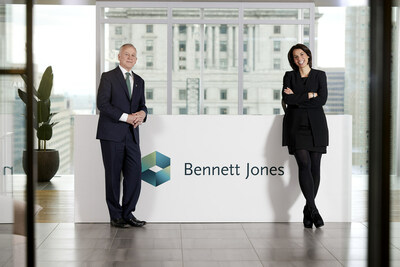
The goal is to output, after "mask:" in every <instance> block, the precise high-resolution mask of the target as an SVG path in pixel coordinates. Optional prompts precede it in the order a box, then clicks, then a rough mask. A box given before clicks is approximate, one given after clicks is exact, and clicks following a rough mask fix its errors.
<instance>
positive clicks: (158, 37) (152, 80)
mask: <svg viewBox="0 0 400 267" xmlns="http://www.w3.org/2000/svg"><path fill="white" fill-rule="evenodd" d="M62 7H63V8H66V7H67V6H62ZM81 7H82V6H80V8H81ZM108 16H109V18H119V17H120V14H118V13H113V14H111V13H109V14H108ZM94 20H95V18H94ZM118 26H121V27H123V30H122V31H123V32H124V33H126V34H123V35H118V36H115V35H113V33H114V31H115V29H114V28H115V27H118ZM148 30H151V31H152V33H151V39H149V36H150V35H148ZM94 31H95V27H94ZM95 32H96V31H95ZM146 34H147V35H146ZM137 36H147V38H146V37H145V38H137ZM115 39H117V40H118V41H119V42H120V43H121V44H124V43H128V42H132V43H133V45H134V46H135V47H136V50H137V55H138V56H137V57H138V60H137V63H136V65H135V66H134V72H135V73H137V74H138V75H139V76H141V77H142V78H143V80H144V81H145V82H146V88H153V90H154V94H156V95H157V101H148V102H146V106H147V108H153V114H156V115H159V114H167V93H166V92H167V70H168V64H167V55H168V52H167V50H168V48H167V47H168V45H167V25H166V24H140V23H131V24H123V25H121V24H105V25H104V52H103V54H102V59H103V62H102V65H103V69H102V70H101V72H104V71H109V70H111V69H113V68H115V67H116V66H118V51H119V47H118V49H114V45H113V43H112V42H113V40H115ZM148 41H152V43H153V44H152V47H153V50H152V51H147V47H150V46H151V42H148ZM155 48H157V49H156V50H157V51H155ZM155 52H157V53H155ZM93 60H94V62H95V61H96V60H95V58H94V59H93ZM94 69H95V66H94ZM98 79H100V77H98ZM93 86H94V87H95V85H93ZM156 90H157V92H156ZM94 94H95V92H93V104H92V106H91V108H92V109H93V112H96V105H95V96H94ZM71 103H74V102H71ZM78 103H79V102H78Z"/></svg>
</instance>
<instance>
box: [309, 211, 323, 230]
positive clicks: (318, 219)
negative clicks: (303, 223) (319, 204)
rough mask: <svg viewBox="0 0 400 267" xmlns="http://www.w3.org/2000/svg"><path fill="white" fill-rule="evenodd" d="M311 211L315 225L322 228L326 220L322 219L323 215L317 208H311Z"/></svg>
mask: <svg viewBox="0 0 400 267" xmlns="http://www.w3.org/2000/svg"><path fill="white" fill-rule="evenodd" d="M310 213H311V219H312V222H313V223H314V225H315V227H317V228H320V227H321V226H323V225H324V220H322V217H321V215H320V214H319V212H318V210H317V209H313V210H311V211H310Z"/></svg>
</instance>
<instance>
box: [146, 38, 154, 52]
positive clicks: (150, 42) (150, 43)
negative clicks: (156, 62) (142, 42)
mask: <svg viewBox="0 0 400 267" xmlns="http://www.w3.org/2000/svg"><path fill="white" fill-rule="evenodd" d="M146 51H153V40H147V41H146Z"/></svg>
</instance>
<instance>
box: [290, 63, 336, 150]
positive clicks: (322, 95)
mask: <svg viewBox="0 0 400 267" xmlns="http://www.w3.org/2000/svg"><path fill="white" fill-rule="evenodd" d="M286 87H289V88H290V89H292V91H293V92H294V94H291V95H288V94H285V93H283V90H284V89H285V88H286ZM308 92H316V93H318V96H317V97H315V98H310V99H308ZM282 98H283V101H284V102H285V104H287V108H286V111H285V116H284V118H283V131H282V135H283V136H282V145H283V146H294V145H295V143H294V140H296V139H295V135H296V131H297V129H298V124H297V123H298V121H299V120H298V119H297V117H298V116H297V114H298V113H297V112H296V110H298V109H305V110H306V111H307V114H308V118H309V121H310V125H311V131H312V135H313V139H314V145H315V146H328V144H329V133H328V124H327V122H326V117H325V113H324V109H323V108H322V106H323V105H325V103H326V100H327V98H328V89H327V81H326V74H325V72H323V71H321V70H315V69H311V71H310V73H309V75H308V78H307V81H306V84H304V83H303V81H302V79H301V76H300V72H299V71H288V72H286V73H285V76H284V77H283V88H282Z"/></svg>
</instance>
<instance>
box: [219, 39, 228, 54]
mask: <svg viewBox="0 0 400 267" xmlns="http://www.w3.org/2000/svg"><path fill="white" fill-rule="evenodd" d="M227 50H228V42H227V41H220V42H219V51H220V52H226V51H227Z"/></svg>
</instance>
